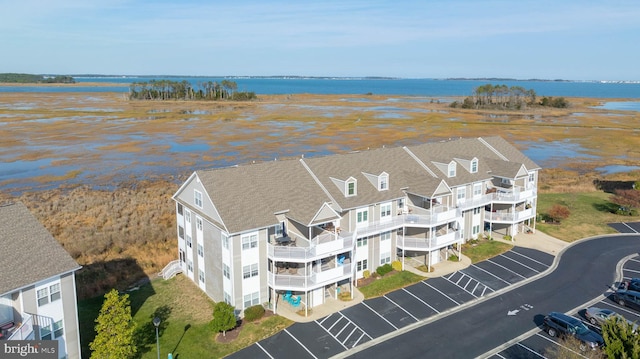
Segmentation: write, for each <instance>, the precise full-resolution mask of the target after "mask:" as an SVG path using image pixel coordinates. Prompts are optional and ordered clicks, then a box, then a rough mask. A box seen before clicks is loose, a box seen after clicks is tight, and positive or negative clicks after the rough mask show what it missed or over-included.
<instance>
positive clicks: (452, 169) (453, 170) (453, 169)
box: [447, 161, 456, 177]
mask: <svg viewBox="0 0 640 359" xmlns="http://www.w3.org/2000/svg"><path fill="white" fill-rule="evenodd" d="M447 174H448V176H449V177H455V176H456V163H455V162H453V161H451V162H450V163H449V167H448V170H447Z"/></svg>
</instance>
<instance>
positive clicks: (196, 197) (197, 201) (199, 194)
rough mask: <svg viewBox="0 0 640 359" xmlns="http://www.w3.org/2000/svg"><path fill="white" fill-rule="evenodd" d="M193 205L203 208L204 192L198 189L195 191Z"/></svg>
mask: <svg viewBox="0 0 640 359" xmlns="http://www.w3.org/2000/svg"><path fill="white" fill-rule="evenodd" d="M193 203H195V205H196V207H198V208H202V192H200V191H198V190H197V189H194V190H193Z"/></svg>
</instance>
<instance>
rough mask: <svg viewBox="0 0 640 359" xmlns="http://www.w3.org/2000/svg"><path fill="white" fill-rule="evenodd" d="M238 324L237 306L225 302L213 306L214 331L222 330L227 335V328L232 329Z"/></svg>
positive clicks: (212, 326)
mask: <svg viewBox="0 0 640 359" xmlns="http://www.w3.org/2000/svg"><path fill="white" fill-rule="evenodd" d="M235 326H236V313H235V308H233V307H232V306H231V305H230V304H227V303H225V302H218V303H216V305H215V307H213V320H212V321H211V328H212V329H213V331H214V332H222V335H223V336H224V335H226V332H227V330H231V329H233V328H235Z"/></svg>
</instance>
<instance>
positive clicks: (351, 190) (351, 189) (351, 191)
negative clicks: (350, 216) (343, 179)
mask: <svg viewBox="0 0 640 359" xmlns="http://www.w3.org/2000/svg"><path fill="white" fill-rule="evenodd" d="M355 195H356V181H355V180H350V181H348V182H347V197H350V196H355Z"/></svg>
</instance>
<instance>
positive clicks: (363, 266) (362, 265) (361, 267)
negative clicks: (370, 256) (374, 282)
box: [356, 259, 369, 272]
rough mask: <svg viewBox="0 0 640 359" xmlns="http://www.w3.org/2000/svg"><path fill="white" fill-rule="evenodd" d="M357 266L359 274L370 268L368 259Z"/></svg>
mask: <svg viewBox="0 0 640 359" xmlns="http://www.w3.org/2000/svg"><path fill="white" fill-rule="evenodd" d="M356 266H357V269H358V272H362V271H363V270H365V269H367V268H369V267H368V264H367V260H366V259H364V260H361V261H359V262H358V263H356Z"/></svg>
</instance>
